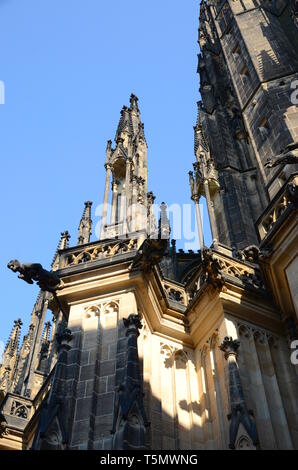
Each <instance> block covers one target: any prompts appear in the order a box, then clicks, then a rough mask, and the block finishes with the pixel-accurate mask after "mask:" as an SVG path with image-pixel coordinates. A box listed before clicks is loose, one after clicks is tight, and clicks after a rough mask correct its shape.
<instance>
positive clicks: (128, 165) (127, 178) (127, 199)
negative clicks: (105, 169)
mask: <svg viewBox="0 0 298 470" xmlns="http://www.w3.org/2000/svg"><path fill="white" fill-rule="evenodd" d="M131 163H132V160H131V158H128V159H127V160H126V174H125V214H124V219H123V221H124V227H123V230H124V233H128V232H129V226H128V225H129V223H128V214H129V203H130V195H131V191H130V173H131Z"/></svg>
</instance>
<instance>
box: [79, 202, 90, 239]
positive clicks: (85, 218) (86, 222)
mask: <svg viewBox="0 0 298 470" xmlns="http://www.w3.org/2000/svg"><path fill="white" fill-rule="evenodd" d="M91 206H92V202H90V201H87V202H85V209H84V212H83V215H82V218H81V222H80V225H79V236H78V245H85V244H86V243H89V242H90V237H91V234H92V220H91Z"/></svg>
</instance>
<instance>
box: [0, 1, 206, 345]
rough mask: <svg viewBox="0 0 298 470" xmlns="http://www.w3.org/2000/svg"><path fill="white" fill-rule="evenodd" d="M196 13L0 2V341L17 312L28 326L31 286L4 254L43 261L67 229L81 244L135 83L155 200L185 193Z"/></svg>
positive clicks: (112, 4)
mask: <svg viewBox="0 0 298 470" xmlns="http://www.w3.org/2000/svg"><path fill="white" fill-rule="evenodd" d="M198 15H199V1H198V0H187V1H183V2H182V1H181V0H179V1H178V0H151V1H150V2H140V1H137V0H127V1H126V2H123V1H121V0H109V1H101V0H84V1H82V0H42V1H41V0H26V1H19V0H0V44H1V47H0V51H1V52H0V80H3V81H4V83H5V105H1V106H0V129H1V131H0V134H1V138H0V155H1V162H2V164H1V166H2V168H1V214H0V217H1V219H2V222H1V226H2V230H1V253H0V281H1V284H0V285H1V290H2V292H1V301H0V302H1V303H0V308H1V313H0V315H1V330H0V340H2V341H6V339H7V335H8V333H9V331H10V329H11V326H12V322H13V320H14V319H16V318H18V317H21V318H22V319H23V322H24V330H25V329H26V328H27V327H28V325H29V321H30V314H31V310H32V307H33V303H34V301H35V298H36V295H37V293H38V289H37V288H36V287H32V286H29V285H28V284H25V283H24V282H22V281H20V280H18V279H17V276H16V275H13V273H12V272H10V271H8V269H7V267H6V265H7V262H8V261H9V260H10V259H12V258H18V259H20V260H21V261H23V262H26V261H27V262H28V261H31V262H40V263H42V264H43V265H44V266H45V267H49V266H50V263H51V261H52V257H53V253H54V251H55V248H56V245H57V241H58V238H59V235H60V232H61V231H63V230H66V229H68V230H69V231H70V232H71V234H72V239H71V242H72V243H76V239H77V227H78V223H79V219H80V217H81V213H82V210H83V203H84V201H86V200H88V199H89V200H92V201H93V202H94V206H96V205H97V204H99V203H101V202H102V199H103V191H104V178H105V174H104V167H103V164H104V158H105V148H106V141H107V140H108V139H110V138H113V137H114V135H115V130H116V126H117V124H118V119H119V113H120V110H121V108H122V106H123V105H124V104H128V103H129V95H130V93H131V92H133V93H135V94H137V95H138V97H139V105H140V109H141V113H142V120H143V122H144V123H145V132H146V137H147V142H148V146H149V151H148V166H149V185H148V189H149V190H152V191H153V192H154V193H155V195H156V196H157V202H159V203H160V202H162V201H165V202H167V203H168V204H172V203H180V204H183V203H188V202H189V201H190V199H189V186H188V171H189V170H190V169H191V168H192V163H193V161H194V155H193V125H194V124H195V120H196V101H197V100H198V99H199V92H198V88H199V78H198V75H197V74H196V67H197V53H198V44H197V29H198ZM205 216H206V211H205ZM93 218H94V217H93ZM206 225H207V222H206V223H205V226H206ZM208 237H209V235H208V234H207V241H208ZM178 247H183V241H180V242H179V243H178Z"/></svg>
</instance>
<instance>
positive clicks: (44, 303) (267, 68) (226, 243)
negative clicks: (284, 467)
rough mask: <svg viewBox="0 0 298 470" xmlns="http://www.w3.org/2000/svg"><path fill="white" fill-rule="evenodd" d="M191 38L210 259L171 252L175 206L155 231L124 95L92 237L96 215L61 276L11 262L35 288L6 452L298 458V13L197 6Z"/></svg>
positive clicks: (262, 3)
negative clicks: (215, 452)
mask: <svg viewBox="0 0 298 470" xmlns="http://www.w3.org/2000/svg"><path fill="white" fill-rule="evenodd" d="M198 41H199V44H200V54H199V57H198V73H199V75H200V94H201V98H202V101H199V103H198V119H197V123H196V125H195V128H194V131H195V139H194V141H195V145H194V153H195V163H194V164H193V171H190V173H189V183H190V189H191V198H192V200H193V202H194V205H195V207H196V214H197V222H198V230H199V234H200V245H201V249H200V250H199V251H198V252H197V253H194V252H192V251H190V252H184V251H183V250H176V244H175V240H170V226H169V220H168V217H167V210H166V205H165V204H162V206H161V215H160V220H158V221H157V222H156V220H155V217H154V213H153V209H152V208H153V204H154V199H155V197H154V195H153V193H152V192H149V191H148V188H147V143H146V138H145V133H144V125H143V123H142V121H141V114H140V109H139V104H138V99H137V97H136V96H135V95H131V98H130V105H129V106H124V107H123V109H122V111H121V118H120V122H119V125H118V128H117V132H116V136H115V141H114V143H112V141H109V142H108V145H107V150H106V160H105V170H106V184H105V190H104V204H103V207H104V209H103V215H102V226H101V233H100V239H99V240H97V241H90V236H91V231H92V220H91V206H92V203H91V202H86V203H85V209H84V212H83V216H82V219H81V222H80V225H79V235H78V240H77V244H76V245H75V246H69V238H70V236H69V234H68V232H64V233H62V235H61V239H60V242H59V245H58V248H57V251H56V253H55V256H54V259H53V262H52V266H51V271H45V270H44V269H43V268H42V267H41V266H40V265H36V264H34V265H29V264H24V265H22V264H21V263H19V262H17V261H13V262H11V263H10V264H9V267H10V268H11V269H13V270H14V271H18V272H19V274H20V276H19V277H21V278H23V279H25V280H27V281H29V282H33V281H37V282H38V283H39V285H40V288H41V290H40V294H39V296H38V299H37V301H36V303H35V305H34V308H33V312H32V319H31V324H30V327H29V331H28V333H27V334H26V335H25V336H24V338H23V341H22V344H21V346H19V342H20V336H21V325H22V322H21V320H17V321H15V324H14V327H13V329H12V332H11V335H10V337H9V339H8V342H7V345H6V348H5V351H4V354H3V360H2V365H0V449H11V450H13V449H18V450H20V449H24V450H26V449H56V450H64V449H70V450H75V449H76V450H81V449H93V450H103V449H105V450H109V449H153V450H158V449H174V450H175V449H176V450H179V449H192V450H209V449H228V448H230V449H252V450H253V449H298V360H297V355H295V354H294V353H295V351H294V350H292V349H291V346H292V347H293V345H296V347H297V343H295V341H296V340H297V330H298V328H297V325H298V297H297V292H298V285H297V279H298V261H297V251H298V250H297V246H298V241H297V200H298V198H297V183H298V165H297V162H298V93H295V87H296V88H298V87H297V85H298V53H297V51H298V7H297V1H295V0H275V1H271V0H207V1H206V0H203V1H202V2H201V5H200V25H199V37H198ZM186 179H187V178H186ZM201 197H205V198H206V201H207V206H208V211H209V219H210V226H211V231H212V238H213V242H212V245H211V246H210V247H207V246H205V243H204V235H203V232H202V230H201V224H200V210H199V201H200V198H201ZM109 207H110V209H109ZM16 288H17V286H16ZM49 310H50V311H51V312H52V316H53V320H52V322H48V321H47V314H48V311H49ZM295 359H296V360H295Z"/></svg>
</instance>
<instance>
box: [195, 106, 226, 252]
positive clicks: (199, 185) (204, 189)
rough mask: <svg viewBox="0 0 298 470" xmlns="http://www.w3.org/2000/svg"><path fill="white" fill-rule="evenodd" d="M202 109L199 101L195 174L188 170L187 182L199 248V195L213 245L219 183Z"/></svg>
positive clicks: (200, 231) (202, 245)
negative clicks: (196, 226)
mask: <svg viewBox="0 0 298 470" xmlns="http://www.w3.org/2000/svg"><path fill="white" fill-rule="evenodd" d="M202 114H203V110H202V108H201V103H200V102H199V103H198V118H197V123H196V125H195V127H194V132H195V138H194V142H195V145H194V148H195V156H196V160H197V161H196V163H194V165H193V167H194V171H195V176H193V173H192V172H189V182H190V187H191V198H192V199H193V200H194V201H195V203H196V210H197V221H198V227H199V237H200V245H201V249H203V248H204V240H203V232H202V222H201V216H200V213H199V200H200V197H201V196H205V197H206V201H207V207H208V213H209V220H210V226H211V232H212V238H213V244H214V246H216V245H217V242H218V230H217V224H216V218H215V212H214V198H215V196H216V194H217V192H218V190H219V183H218V177H217V171H216V169H215V166H214V162H213V159H212V157H211V153H210V145H209V142H208V138H207V135H206V133H205V129H204V126H203V122H202Z"/></svg>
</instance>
